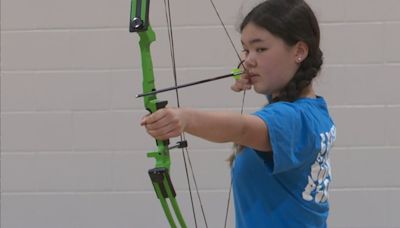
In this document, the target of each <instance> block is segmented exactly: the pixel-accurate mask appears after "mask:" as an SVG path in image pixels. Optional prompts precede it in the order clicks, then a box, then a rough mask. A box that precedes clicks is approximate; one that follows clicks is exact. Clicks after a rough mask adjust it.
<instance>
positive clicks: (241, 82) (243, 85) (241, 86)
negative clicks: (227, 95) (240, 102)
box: [231, 74, 252, 92]
mask: <svg viewBox="0 0 400 228" xmlns="http://www.w3.org/2000/svg"><path fill="white" fill-rule="evenodd" d="M251 86H252V85H251V84H250V80H249V77H248V76H247V74H243V75H242V76H241V77H240V79H238V80H235V84H233V85H232V86H231V89H232V90H233V91H235V92H240V91H243V90H249V89H251Z"/></svg>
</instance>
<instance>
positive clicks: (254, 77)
mask: <svg viewBox="0 0 400 228" xmlns="http://www.w3.org/2000/svg"><path fill="white" fill-rule="evenodd" d="M247 76H248V79H249V81H250V83H251V84H254V82H255V81H256V80H257V78H258V77H259V76H260V75H258V74H255V73H248V74H247Z"/></svg>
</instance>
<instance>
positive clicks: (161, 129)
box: [140, 108, 187, 140]
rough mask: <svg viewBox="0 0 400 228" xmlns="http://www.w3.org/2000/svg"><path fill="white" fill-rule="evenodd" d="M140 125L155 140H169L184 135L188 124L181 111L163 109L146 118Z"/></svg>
mask: <svg viewBox="0 0 400 228" xmlns="http://www.w3.org/2000/svg"><path fill="white" fill-rule="evenodd" d="M140 125H141V126H144V127H145V128H146V130H147V133H148V134H149V135H151V136H153V137H154V138H155V139H159V140H167V139H169V138H172V137H177V136H179V135H180V134H182V132H184V130H185V128H186V125H187V123H186V121H185V119H184V118H183V112H182V110H181V109H178V108H163V109H160V110H158V111H156V112H155V113H152V114H149V115H147V116H144V117H143V118H142V121H141V123H140Z"/></svg>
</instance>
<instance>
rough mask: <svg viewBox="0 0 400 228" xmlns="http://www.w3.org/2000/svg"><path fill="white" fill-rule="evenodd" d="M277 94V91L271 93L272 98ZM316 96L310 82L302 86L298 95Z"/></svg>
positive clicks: (302, 96)
mask: <svg viewBox="0 0 400 228" xmlns="http://www.w3.org/2000/svg"><path fill="white" fill-rule="evenodd" d="M277 96H279V92H277V93H272V98H275V97H277ZM316 97H317V95H316V94H315V91H314V88H313V86H312V84H310V85H309V86H307V87H306V88H304V89H303V91H302V92H301V94H300V96H299V98H316Z"/></svg>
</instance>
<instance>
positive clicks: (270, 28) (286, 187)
mask: <svg viewBox="0 0 400 228" xmlns="http://www.w3.org/2000/svg"><path fill="white" fill-rule="evenodd" d="M240 31H241V42H242V45H243V52H244V67H245V71H246V73H245V74H244V75H242V78H241V79H240V80H238V81H236V82H235V84H234V85H233V86H232V89H233V90H234V91H241V90H244V89H250V88H253V89H254V90H255V92H257V93H259V94H262V95H266V96H267V97H268V98H269V100H270V103H269V104H268V105H266V106H264V107H262V108H261V109H260V110H258V111H257V112H255V113H253V114H250V115H241V114H238V113H230V112H205V111H199V110H194V109H189V108H179V109H178V108H166V109H162V110H159V111H157V112H155V113H154V114H152V115H148V116H145V117H144V118H143V120H142V122H141V124H142V125H143V126H145V127H146V130H147V132H148V133H149V134H150V135H151V136H153V137H154V138H156V139H161V140H164V139H168V138H171V137H176V136H178V135H180V134H181V133H182V132H188V133H190V134H192V135H195V136H198V137H201V138H204V139H207V140H210V141H213V142H221V143H222V142H233V143H235V144H238V145H240V148H241V149H240V152H239V153H238V154H237V156H236V158H235V161H234V167H233V169H232V178H233V192H234V200H235V214H236V227H238V228H244V227H249V228H256V227H273V228H280V227H284V228H288V227H296V228H297V227H307V228H311V227H318V228H320V227H326V226H327V217H328V212H329V205H328V187H329V183H330V181H331V173H330V163H329V159H328V154H329V151H330V149H331V147H332V144H333V142H334V140H335V137H336V131H335V125H334V123H333V121H332V119H331V118H330V116H329V113H328V110H327V105H326V103H325V100H324V98H322V97H320V96H317V95H316V94H315V91H314V89H313V85H312V80H313V79H314V78H315V77H316V75H317V73H318V72H319V71H320V68H321V65H322V52H321V50H320V48H319V43H320V33H319V27H318V22H317V20H316V18H315V16H314V13H313V12H312V10H311V9H310V7H309V6H308V5H307V4H306V3H305V2H304V1H303V0H267V1H264V2H262V3H261V4H259V5H258V6H256V7H255V8H254V9H253V10H252V11H251V12H250V13H249V14H248V15H247V16H246V17H245V18H244V20H243V22H242V24H241V26H240Z"/></svg>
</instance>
